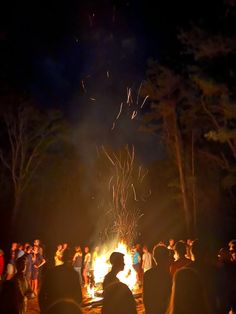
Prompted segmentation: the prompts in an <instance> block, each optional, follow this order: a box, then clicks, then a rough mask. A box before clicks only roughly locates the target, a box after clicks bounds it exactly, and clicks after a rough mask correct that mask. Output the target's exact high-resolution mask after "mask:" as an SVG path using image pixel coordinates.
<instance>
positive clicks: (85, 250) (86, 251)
mask: <svg viewBox="0 0 236 314" xmlns="http://www.w3.org/2000/svg"><path fill="white" fill-rule="evenodd" d="M84 252H85V253H88V252H89V247H88V246H87V245H86V246H85V247H84Z"/></svg>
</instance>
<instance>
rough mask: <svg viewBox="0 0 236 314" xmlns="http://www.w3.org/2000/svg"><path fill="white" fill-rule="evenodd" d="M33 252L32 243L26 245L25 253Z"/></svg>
mask: <svg viewBox="0 0 236 314" xmlns="http://www.w3.org/2000/svg"><path fill="white" fill-rule="evenodd" d="M31 252H32V246H31V245H30V244H28V245H26V246H25V253H27V254H29V253H31Z"/></svg>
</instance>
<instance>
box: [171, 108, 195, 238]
mask: <svg viewBox="0 0 236 314" xmlns="http://www.w3.org/2000/svg"><path fill="white" fill-rule="evenodd" d="M172 108H173V110H172V115H173V126H174V147H175V153H176V162H177V166H178V171H179V181H180V189H181V194H182V200H183V210H184V218H185V228H186V233H187V235H188V236H189V235H190V232H191V215H190V209H189V204H188V194H187V186H186V178H185V171H184V162H183V149H182V141H181V136H180V132H179V127H178V123H177V118H176V111H175V107H174V106H172Z"/></svg>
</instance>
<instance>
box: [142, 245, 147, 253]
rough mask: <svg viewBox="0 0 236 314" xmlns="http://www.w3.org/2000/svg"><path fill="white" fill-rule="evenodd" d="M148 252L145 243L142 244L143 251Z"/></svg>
mask: <svg viewBox="0 0 236 314" xmlns="http://www.w3.org/2000/svg"><path fill="white" fill-rule="evenodd" d="M147 252H148V248H147V246H146V245H144V246H143V253H147Z"/></svg>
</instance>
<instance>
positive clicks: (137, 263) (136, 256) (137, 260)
mask: <svg viewBox="0 0 236 314" xmlns="http://www.w3.org/2000/svg"><path fill="white" fill-rule="evenodd" d="M141 263H142V258H141V255H140V252H139V246H138V245H135V247H134V252H133V268H134V270H135V271H136V278H137V284H138V285H140V284H141V281H142V267H141Z"/></svg>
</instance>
